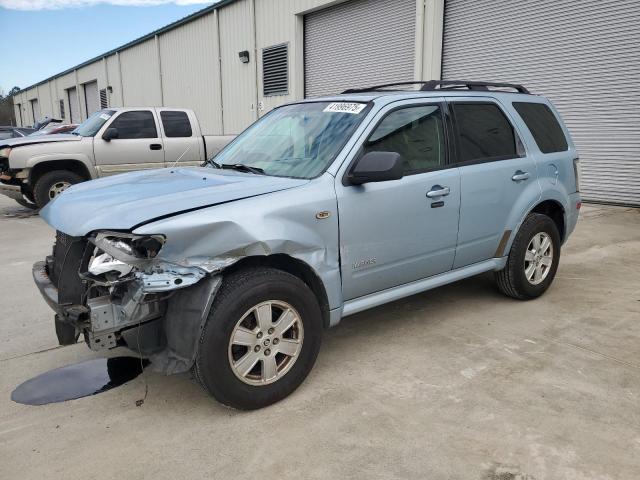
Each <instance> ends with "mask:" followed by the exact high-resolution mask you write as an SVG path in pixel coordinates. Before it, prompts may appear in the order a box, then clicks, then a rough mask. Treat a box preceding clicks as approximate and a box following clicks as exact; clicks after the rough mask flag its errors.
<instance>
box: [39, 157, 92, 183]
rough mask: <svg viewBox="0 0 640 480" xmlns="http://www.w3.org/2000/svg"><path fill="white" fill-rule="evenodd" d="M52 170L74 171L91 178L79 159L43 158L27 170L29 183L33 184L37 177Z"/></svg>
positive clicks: (86, 178) (85, 177)
mask: <svg viewBox="0 0 640 480" xmlns="http://www.w3.org/2000/svg"><path fill="white" fill-rule="evenodd" d="M54 170H68V171H70V172H73V173H76V174H78V175H80V176H81V177H82V178H84V179H85V180H91V178H92V176H91V172H90V171H89V169H88V168H87V166H86V165H85V163H84V162H82V161H80V160H73V159H67V160H44V161H42V162H38V163H36V164H35V165H33V167H31V170H30V172H29V184H30V185H35V183H36V182H37V181H38V179H39V178H40V177H41V176H42V175H44V174H45V173H47V172H52V171H54Z"/></svg>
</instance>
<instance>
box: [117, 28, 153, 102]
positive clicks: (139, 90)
mask: <svg viewBox="0 0 640 480" xmlns="http://www.w3.org/2000/svg"><path fill="white" fill-rule="evenodd" d="M120 64H121V67H122V84H123V85H124V89H123V97H124V106H125V107H133V106H143V105H144V106H151V105H153V106H160V105H162V94H161V91H160V75H159V72H160V66H159V64H158V50H157V48H156V43H155V39H151V40H147V41H145V42H144V43H141V44H139V45H136V46H133V47H131V48H128V49H126V50H123V51H122V52H121V53H120Z"/></svg>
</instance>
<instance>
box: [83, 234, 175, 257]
mask: <svg viewBox="0 0 640 480" xmlns="http://www.w3.org/2000/svg"><path fill="white" fill-rule="evenodd" d="M92 241H93V244H94V245H95V246H96V247H98V248H99V249H100V250H102V251H103V252H105V253H107V254H109V255H111V256H112V257H113V258H115V259H116V260H120V261H121V262H124V263H126V264H128V265H144V264H146V263H148V262H149V261H150V260H153V259H154V258H155V257H156V256H157V255H158V252H160V250H161V249H162V246H163V245H164V241H165V238H164V236H162V235H134V234H131V233H121V232H98V233H97V234H96V235H95V237H94V238H93V239H92Z"/></svg>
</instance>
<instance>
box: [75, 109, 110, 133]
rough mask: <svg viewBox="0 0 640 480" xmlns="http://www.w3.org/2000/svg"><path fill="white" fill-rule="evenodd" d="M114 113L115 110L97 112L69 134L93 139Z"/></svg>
mask: <svg viewBox="0 0 640 480" xmlns="http://www.w3.org/2000/svg"><path fill="white" fill-rule="evenodd" d="M114 113H116V112H115V110H99V111H97V112H96V113H94V114H92V115H91V116H90V117H89V118H87V119H86V120H85V121H84V122H82V123H81V124H80V125H78V126H77V127H76V128H75V130H73V131H72V132H71V133H73V134H74V135H80V136H81V137H93V136H94V135H95V134H96V133H98V130H100V128H101V127H102V125H104V124H105V122H106V121H107V120H109V119H110V118H111V116H112V115H113V114H114Z"/></svg>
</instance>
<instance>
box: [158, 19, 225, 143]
mask: <svg viewBox="0 0 640 480" xmlns="http://www.w3.org/2000/svg"><path fill="white" fill-rule="evenodd" d="M159 40H160V58H161V65H162V89H163V96H164V104H165V106H167V107H182V108H191V109H193V110H194V111H195V112H196V115H197V116H198V120H199V122H200V126H201V127H202V131H203V133H204V134H206V135H221V134H222V133H223V132H222V105H221V101H220V100H221V92H220V81H219V68H220V63H219V61H218V32H217V27H216V20H215V15H207V16H205V17H202V18H200V19H198V20H195V21H193V22H191V23H188V24H186V25H183V26H182V27H181V28H178V29H176V30H173V31H170V32H167V33H164V34H162V35H161V36H160V37H159Z"/></svg>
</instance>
